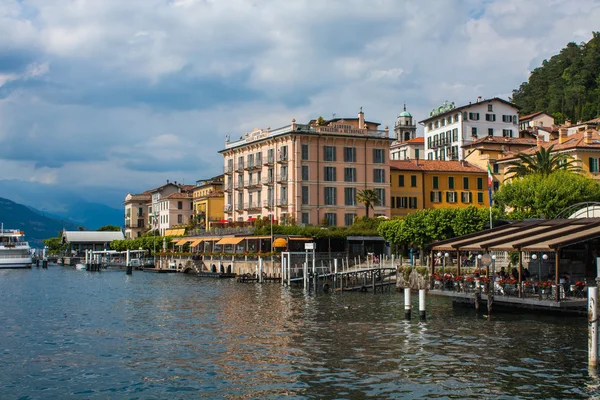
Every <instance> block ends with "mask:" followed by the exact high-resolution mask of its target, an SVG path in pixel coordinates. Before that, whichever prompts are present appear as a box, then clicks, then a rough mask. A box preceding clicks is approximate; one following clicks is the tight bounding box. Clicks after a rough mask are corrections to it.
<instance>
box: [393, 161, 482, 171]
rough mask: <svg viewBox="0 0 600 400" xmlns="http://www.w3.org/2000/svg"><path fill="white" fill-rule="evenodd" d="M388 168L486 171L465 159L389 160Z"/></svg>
mask: <svg viewBox="0 0 600 400" xmlns="http://www.w3.org/2000/svg"><path fill="white" fill-rule="evenodd" d="M390 168H391V169H396V170H402V171H424V172H425V171H427V172H435V171H439V172H472V173H482V174H483V173H487V171H486V170H484V169H483V168H480V167H478V166H476V165H473V164H469V163H468V162H466V161H462V162H461V161H442V160H406V161H405V160H392V161H390Z"/></svg>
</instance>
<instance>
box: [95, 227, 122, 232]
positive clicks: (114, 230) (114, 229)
mask: <svg viewBox="0 0 600 400" xmlns="http://www.w3.org/2000/svg"><path fill="white" fill-rule="evenodd" d="M98 231H101V232H105V231H110V232H121V227H120V226H116V225H104V226H101V227H100V228H98Z"/></svg>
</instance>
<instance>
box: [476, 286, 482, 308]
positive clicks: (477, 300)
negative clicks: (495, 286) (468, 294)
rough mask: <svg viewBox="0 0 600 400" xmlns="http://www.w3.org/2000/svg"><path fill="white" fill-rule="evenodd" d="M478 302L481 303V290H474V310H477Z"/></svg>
mask: <svg viewBox="0 0 600 400" xmlns="http://www.w3.org/2000/svg"><path fill="white" fill-rule="evenodd" d="M480 304H481V292H480V291H479V290H478V291H476V292H475V311H477V312H479V307H480Z"/></svg>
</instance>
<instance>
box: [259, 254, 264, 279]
mask: <svg viewBox="0 0 600 400" xmlns="http://www.w3.org/2000/svg"><path fill="white" fill-rule="evenodd" d="M258 282H260V283H263V262H262V258H260V257H258Z"/></svg>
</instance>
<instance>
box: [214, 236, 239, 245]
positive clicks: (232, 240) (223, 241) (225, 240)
mask: <svg viewBox="0 0 600 400" xmlns="http://www.w3.org/2000/svg"><path fill="white" fill-rule="evenodd" d="M243 240H244V238H243V237H226V238H223V239H221V240H219V241H218V242H217V243H215V244H238V243H239V242H241V241H243Z"/></svg>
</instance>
